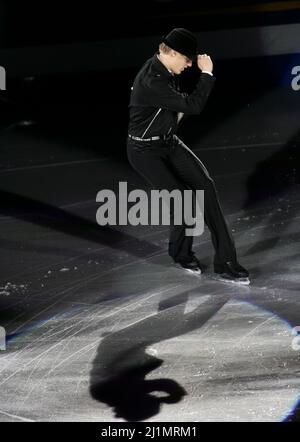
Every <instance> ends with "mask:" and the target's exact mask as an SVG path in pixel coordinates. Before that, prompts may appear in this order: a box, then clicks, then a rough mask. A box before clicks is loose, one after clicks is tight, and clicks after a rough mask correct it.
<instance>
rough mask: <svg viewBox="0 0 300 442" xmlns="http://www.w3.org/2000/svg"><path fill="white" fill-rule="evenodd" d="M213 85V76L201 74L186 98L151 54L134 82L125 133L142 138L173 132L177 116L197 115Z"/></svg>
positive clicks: (172, 77)
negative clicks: (180, 114) (126, 131)
mask: <svg viewBox="0 0 300 442" xmlns="http://www.w3.org/2000/svg"><path fill="white" fill-rule="evenodd" d="M214 82H215V77H214V76H211V75H209V74H205V73H203V74H201V75H200V77H199V81H198V83H197V85H196V88H195V89H194V91H193V92H192V93H191V94H190V95H187V94H185V93H181V92H180V90H179V86H178V81H177V76H176V75H172V73H170V72H169V71H168V69H167V68H166V67H165V66H164V65H163V64H162V62H161V61H160V60H159V58H158V57H157V54H155V55H154V56H153V57H152V58H150V59H149V60H147V61H146V63H145V64H144V65H143V66H142V68H141V69H140V71H139V72H138V74H137V76H136V78H135V80H134V83H133V87H132V92H131V97H130V102H129V128H128V133H129V134H131V135H133V136H136V137H143V138H149V137H152V136H156V135H165V134H167V133H176V130H177V126H178V113H184V114H187V115H193V114H199V113H200V112H201V111H202V109H203V107H204V106H205V103H206V101H207V99H208V96H209V94H210V92H211V90H212V88H213V85H214ZM154 117H155V118H154ZM153 119H154V120H153ZM151 122H152V124H151V126H150V127H149V125H150V123H151ZM148 127H149V128H148ZM147 128H148V130H147V132H146V133H145V131H146V129H147ZM143 135H144V136H143Z"/></svg>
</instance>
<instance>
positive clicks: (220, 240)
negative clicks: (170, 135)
mask: <svg viewBox="0 0 300 442" xmlns="http://www.w3.org/2000/svg"><path fill="white" fill-rule="evenodd" d="M170 162H171V164H172V167H173V168H174V171H175V173H176V176H177V177H178V179H180V180H182V181H183V182H184V183H185V185H187V186H189V187H190V188H192V189H193V190H204V220H205V223H206V224H207V226H208V228H209V230H210V232H211V237H212V242H213V245H214V248H215V258H214V266H215V271H216V272H217V273H223V267H224V266H225V263H229V262H230V263H233V264H234V265H235V266H236V269H238V267H240V272H238V271H237V272H236V275H237V277H246V274H247V273H248V272H247V271H244V270H245V269H243V270H242V267H241V266H239V264H238V263H237V256H236V249H235V245H234V241H233V238H232V235H231V233H230V231H229V229H228V227H227V224H226V221H225V218H224V215H223V212H222V209H221V206H220V203H219V198H218V195H217V191H216V187H215V184H214V181H213V180H212V178H211V177H210V175H209V173H208V171H207V170H206V168H205V166H204V165H203V164H202V163H201V161H200V160H199V158H198V157H197V156H196V155H195V154H194V153H193V152H192V151H191V150H190V149H188V148H187V146H185V144H184V143H183V142H182V141H181V140H179V139H178V138H177V137H176V138H175V142H174V147H173V149H172V151H171V154H170ZM224 268H225V267H224ZM238 274H239V276H238Z"/></svg>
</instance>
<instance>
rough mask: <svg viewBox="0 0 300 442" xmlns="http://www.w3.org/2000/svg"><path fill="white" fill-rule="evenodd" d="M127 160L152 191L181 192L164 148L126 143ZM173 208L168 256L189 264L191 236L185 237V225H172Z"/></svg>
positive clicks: (171, 218) (191, 254)
mask: <svg viewBox="0 0 300 442" xmlns="http://www.w3.org/2000/svg"><path fill="white" fill-rule="evenodd" d="M127 153H128V159H129V162H130V164H131V165H132V167H133V168H134V169H135V170H136V171H137V172H138V173H139V174H140V175H141V176H143V178H145V179H146V180H147V181H148V183H150V184H151V186H152V187H153V188H154V189H157V190H163V189H165V190H167V191H169V192H172V191H173V190H179V191H180V192H183V190H184V189H185V187H184V186H183V184H182V183H180V181H179V180H178V179H177V178H176V177H175V176H174V173H173V172H172V170H170V168H169V167H168V164H167V163H168V162H167V159H166V155H167V148H166V147H165V146H157V147H143V146H142V147H141V148H139V147H138V146H136V145H135V144H131V143H128V147H127ZM174 218H175V216H174V207H173V205H172V204H171V207H170V238H169V255H170V256H171V257H172V258H173V260H174V261H175V262H181V261H185V262H189V261H191V260H192V259H193V253H192V242H193V237H192V236H186V235H185V229H186V225H185V224H184V222H183V223H182V225H175V224H174Z"/></svg>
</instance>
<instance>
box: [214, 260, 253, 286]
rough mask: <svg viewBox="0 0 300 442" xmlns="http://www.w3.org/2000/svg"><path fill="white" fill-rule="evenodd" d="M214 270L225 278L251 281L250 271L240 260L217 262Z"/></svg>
mask: <svg viewBox="0 0 300 442" xmlns="http://www.w3.org/2000/svg"><path fill="white" fill-rule="evenodd" d="M214 270H215V273H218V274H219V275H220V276H222V278H224V279H229V280H236V281H238V280H248V281H249V272H248V271H247V270H246V269H245V268H244V267H242V266H241V265H240V264H239V263H238V262H234V261H227V262H224V263H222V264H216V263H215V264H214ZM245 282H246V281H245ZM249 282H250V281H249Z"/></svg>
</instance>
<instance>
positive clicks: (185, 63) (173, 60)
mask: <svg viewBox="0 0 300 442" xmlns="http://www.w3.org/2000/svg"><path fill="white" fill-rule="evenodd" d="M169 55H170V69H171V71H172V72H173V73H174V74H177V75H178V74H181V72H183V71H184V70H185V69H186V68H188V67H191V66H192V63H193V62H192V60H191V59H189V58H188V57H186V56H185V55H183V54H180V52H177V51H174V50H172V51H171V52H170V54H169Z"/></svg>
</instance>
